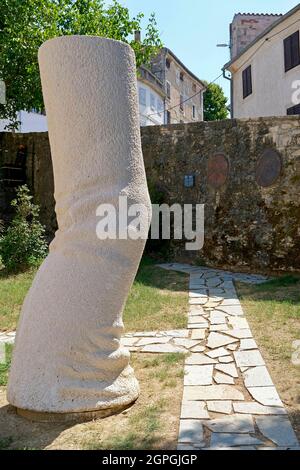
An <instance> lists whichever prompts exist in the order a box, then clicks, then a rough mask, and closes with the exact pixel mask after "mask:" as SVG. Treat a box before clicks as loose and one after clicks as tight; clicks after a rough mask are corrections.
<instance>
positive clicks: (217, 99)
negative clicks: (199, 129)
mask: <svg viewBox="0 0 300 470" xmlns="http://www.w3.org/2000/svg"><path fill="white" fill-rule="evenodd" d="M204 84H205V85H206V87H207V90H206V92H205V93H204V120H205V121H219V120H221V119H226V118H227V117H228V106H227V101H228V98H226V96H225V95H224V91H223V89H222V88H221V87H220V85H217V84H216V83H207V82H204Z"/></svg>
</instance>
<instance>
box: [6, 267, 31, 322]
mask: <svg viewBox="0 0 300 470" xmlns="http://www.w3.org/2000/svg"><path fill="white" fill-rule="evenodd" d="M35 273H36V268H32V269H30V270H28V271H26V272H22V273H19V274H7V272H6V271H4V270H3V271H0V331H11V330H14V329H15V328H16V324H17V322H18V318H19V314H20V310H21V307H22V304H23V301H24V298H25V295H26V294H27V292H28V290H29V288H30V286H31V284H32V281H33V278H34V275H35Z"/></svg>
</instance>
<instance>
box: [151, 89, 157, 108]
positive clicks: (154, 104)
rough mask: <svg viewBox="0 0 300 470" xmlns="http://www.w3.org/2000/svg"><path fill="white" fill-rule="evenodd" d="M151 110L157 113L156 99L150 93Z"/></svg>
mask: <svg viewBox="0 0 300 470" xmlns="http://www.w3.org/2000/svg"><path fill="white" fill-rule="evenodd" d="M150 108H151V110H152V111H155V109H156V99H155V96H154V95H153V93H150Z"/></svg>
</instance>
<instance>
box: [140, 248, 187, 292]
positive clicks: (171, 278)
mask: <svg viewBox="0 0 300 470" xmlns="http://www.w3.org/2000/svg"><path fill="white" fill-rule="evenodd" d="M157 264H159V263H158V261H157V260H154V259H152V258H150V257H148V256H144V257H143V258H142V260H141V263H140V266H139V269H138V272H137V275H136V278H135V282H136V283H140V284H143V285H145V286H149V287H155V288H157V289H161V290H169V291H173V292H182V291H187V289H188V281H189V276H188V275H187V274H184V273H180V272H177V271H167V270H165V269H162V268H159V267H158V266H157Z"/></svg>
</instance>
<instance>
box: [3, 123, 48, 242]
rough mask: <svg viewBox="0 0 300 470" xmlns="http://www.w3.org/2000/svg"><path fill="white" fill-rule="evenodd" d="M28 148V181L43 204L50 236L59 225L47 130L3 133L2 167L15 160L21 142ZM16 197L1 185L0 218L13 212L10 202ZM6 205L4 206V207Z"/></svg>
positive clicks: (45, 223)
mask: <svg viewBox="0 0 300 470" xmlns="http://www.w3.org/2000/svg"><path fill="white" fill-rule="evenodd" d="M21 145H22V146H25V149H26V180H27V181H26V182H27V185H28V186H29V188H30V189H31V191H32V193H33V194H34V199H35V202H36V203H38V204H39V205H40V208H41V212H40V219H41V222H42V223H43V224H44V225H45V226H46V229H47V233H48V235H49V238H52V237H53V234H54V232H55V230H56V228H57V224H56V215H55V209H54V206H55V201H54V196H53V192H54V182H53V172H52V161H51V153H50V146H49V140H48V133H47V132H38V133H28V134H19V133H11V132H1V133H0V167H2V166H3V165H5V164H7V163H9V164H14V163H15V160H16V155H17V152H18V149H19V147H20V146H21ZM12 197H14V191H12V190H7V189H6V190H5V191H4V190H3V185H1V188H0V202H1V204H0V219H4V220H5V219H6V215H7V214H9V213H10V211H9V203H10V200H11V199H12ZM1 208H2V210H1Z"/></svg>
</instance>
